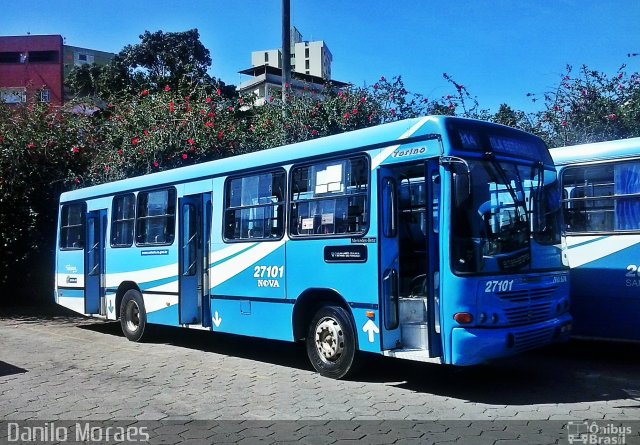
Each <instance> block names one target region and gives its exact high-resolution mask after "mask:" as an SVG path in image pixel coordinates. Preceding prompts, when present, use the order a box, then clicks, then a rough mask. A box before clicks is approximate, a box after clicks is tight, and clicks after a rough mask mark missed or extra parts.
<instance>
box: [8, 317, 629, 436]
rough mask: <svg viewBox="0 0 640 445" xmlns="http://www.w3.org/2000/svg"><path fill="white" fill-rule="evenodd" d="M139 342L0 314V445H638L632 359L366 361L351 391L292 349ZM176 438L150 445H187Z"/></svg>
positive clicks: (585, 351)
mask: <svg viewBox="0 0 640 445" xmlns="http://www.w3.org/2000/svg"><path fill="white" fill-rule="evenodd" d="M152 334H153V337H152V339H151V341H150V342H147V343H131V342H129V341H127V340H126V339H125V338H124V337H123V335H122V333H121V331H120V326H119V324H117V323H113V322H109V323H107V322H103V321H99V320H94V319H87V318H83V317H79V316H73V315H69V314H64V315H55V314H54V315H52V314H49V315H46V314H44V315H43V314H39V315H29V314H28V313H26V312H24V311H18V310H15V309H14V310H11V311H7V310H2V309H0V443H1V442H2V441H3V437H4V439H5V440H6V438H7V436H6V435H5V436H3V427H2V426H1V425H2V422H4V423H5V424H7V422H10V421H18V420H20V421H25V420H32V421H55V420H60V421H62V420H67V421H69V420H71V421H75V420H85V421H105V420H125V421H126V420H130V421H137V422H144V421H150V425H155V426H156V427H158V428H159V427H163V428H164V427H169V426H171V425H174V426H175V425H181V426H183V427H184V425H189V424H190V423H189V422H192V421H197V420H208V421H215V422H194V423H191V424H190V425H191V426H192V427H193V426H194V425H199V426H200V427H201V428H202V429H204V430H206V431H208V432H209V433H211V434H214V433H213V432H215V434H218V436H215V437H214V438H215V440H213V439H211V437H212V436H211V435H210V436H206V437H209V439H210V442H213V443H220V442H224V441H225V440H221V437H222V438H226V441H235V439H238V438H241V439H244V440H245V441H247V440H248V443H249V442H252V441H253V442H264V443H273V442H283V441H284V442H286V441H287V440H290V441H293V440H296V441H299V440H302V441H303V442H307V443H332V442H333V441H334V440H338V441H341V440H347V439H353V440H355V439H358V440H361V441H364V442H367V443H374V442H377V443H405V442H407V443H409V442H411V441H415V443H428V440H427V438H430V439H429V440H431V442H432V443H440V442H442V441H444V442H446V441H454V440H456V439H459V440H458V442H456V443H474V444H483V443H491V444H493V443H496V444H500V445H507V444H508V443H510V441H514V442H512V443H516V442H518V441H520V442H521V441H522V440H523V439H524V438H526V439H527V440H526V441H527V442H530V443H568V442H567V441H566V435H565V437H564V439H563V437H562V431H563V428H566V424H567V421H573V422H574V423H576V424H577V423H578V422H579V421H584V420H585V419H588V420H596V421H598V424H599V425H605V426H606V425H608V424H609V423H610V422H613V421H617V422H622V424H626V425H631V426H632V429H633V434H632V435H628V437H626V443H634V442H633V440H636V439H640V438H639V437H638V432H639V431H640V422H633V421H640V377H639V375H638V369H639V368H638V364H639V363H640V345H620V344H604V343H596V342H572V343H570V344H568V345H562V346H556V347H551V348H547V349H544V350H540V351H535V352H531V353H529V354H526V355H522V356H520V357H517V358H511V359H508V360H501V361H499V362H495V363H492V364H490V365H485V366H480V367H474V368H464V369H455V368H450V367H443V366H437V365H430V364H422V363H414V362H408V361H402V360H394V359H389V358H380V357H372V358H371V359H370V360H368V362H367V364H366V366H365V370H364V372H362V373H361V375H359V376H357V378H356V379H354V380H351V381H335V380H330V379H326V378H323V377H321V376H319V375H318V374H316V373H315V372H313V371H312V370H311V367H310V365H309V364H308V363H307V361H306V359H305V355H304V350H303V348H301V347H300V346H297V345H292V344H288V343H281V342H273V341H264V340H258V339H250V338H243V337H236V336H230V335H224V334H218V335H212V334H209V333H207V332H201V331H187V330H182V329H174V328H156V329H154V330H153V332H152ZM284 420H289V421H296V422H282V421H284ZM396 420H402V422H395V423H394V422H393V421H396ZM154 421H159V422H155V423H154ZM247 421H262V422H253V423H251V422H249V423H247ZM265 421H266V422H265ZM340 421H349V422H340ZM434 421H437V422H434ZM536 421H541V422H536ZM549 421H552V422H549ZM554 421H556V422H554ZM129 423H131V422H129ZM34 424H37V422H35V423H34ZM247 425H249V427H251V428H248V427H247ZM220 428H222V429H223V430H224V431H223V432H224V435H223V436H219V434H222V433H220V431H219V429H220ZM296 428H297V429H296ZM183 429H184V431H182V433H175V431H174V430H172V431H173V432H172V433H171V434H172V436H170V437H173V439H174V440H173V441H172V440H171V438H169V439H166V438H165V439H166V440H164V439H163V443H172V442H178V441H179V440H178V439H180V440H186V439H194V440H195V442H194V443H201V442H198V440H200V439H202V438H201V437H197V438H190V437H189V428H187V427H184V428H183ZM227 429H230V430H231V431H227ZM237 430H240V431H237ZM328 430H331V431H333V430H335V431H341V434H342V435H338V436H335V435H334V436H335V437H334V436H332V434H333V433H332V434H329V433H328V432H327V431H328ZM241 431H244V432H245V436H242V435H241V434H240V432H241ZM248 431H267V432H269V431H270V432H269V433H266V432H265V433H250V435H249V436H246V434H249V433H247V432H248ZM309 431H311V433H309ZM461 431H463V432H461ZM464 431H466V432H464ZM605 432H606V431H605ZM209 433H208V434H209ZM365 433H366V434H365ZM5 434H6V432H5ZM238 434H240V435H238ZM251 434H253V435H251ZM363 434H364V436H363ZM263 436H264V437H263ZM467 436H471V437H473V440H470V441H468V442H465V440H464V439H465V437H467ZM534 437H535V440H534ZM287 438H288V439H287ZM232 439H233V440H232ZM249 439H251V440H249ZM563 440H564V442H563Z"/></svg>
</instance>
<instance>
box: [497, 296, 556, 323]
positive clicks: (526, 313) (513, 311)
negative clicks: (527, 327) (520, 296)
mask: <svg viewBox="0 0 640 445" xmlns="http://www.w3.org/2000/svg"><path fill="white" fill-rule="evenodd" d="M552 305H553V303H552V302H551V301H544V302H541V303H533V304H528V305H526V306H516V307H511V308H506V309H505V310H504V313H505V315H506V316H507V320H508V322H509V324H511V325H522V324H529V323H538V322H540V321H544V320H547V319H549V318H550V317H551V315H552V313H551V309H552Z"/></svg>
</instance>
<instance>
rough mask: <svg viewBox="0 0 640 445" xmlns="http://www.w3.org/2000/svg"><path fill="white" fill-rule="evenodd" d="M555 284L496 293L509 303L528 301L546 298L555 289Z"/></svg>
mask: <svg viewBox="0 0 640 445" xmlns="http://www.w3.org/2000/svg"><path fill="white" fill-rule="evenodd" d="M556 289H557V286H549V287H539V288H532V289H523V290H515V291H510V292H498V293H496V295H497V296H498V298H500V299H501V300H503V301H508V302H510V303H528V302H532V301H539V300H544V299H546V298H548V297H549V296H551V295H553V293H554V292H555V291H556Z"/></svg>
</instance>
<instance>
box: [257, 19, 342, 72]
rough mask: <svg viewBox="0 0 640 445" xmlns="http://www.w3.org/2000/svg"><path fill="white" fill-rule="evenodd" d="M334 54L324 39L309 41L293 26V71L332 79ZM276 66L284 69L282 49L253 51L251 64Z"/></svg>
mask: <svg viewBox="0 0 640 445" xmlns="http://www.w3.org/2000/svg"><path fill="white" fill-rule="evenodd" d="M332 61H333V56H332V55H331V51H329V47H328V46H327V44H326V43H325V42H324V41H322V40H318V41H314V42H308V41H304V40H303V39H302V34H300V31H298V29H297V28H296V27H291V71H292V72H294V73H299V74H306V75H309V76H315V77H320V78H322V79H325V80H331V62H332ZM262 65H268V66H274V67H276V68H280V69H282V51H281V50H280V49H268V50H265V51H254V52H252V53H251V66H253V67H258V66H262Z"/></svg>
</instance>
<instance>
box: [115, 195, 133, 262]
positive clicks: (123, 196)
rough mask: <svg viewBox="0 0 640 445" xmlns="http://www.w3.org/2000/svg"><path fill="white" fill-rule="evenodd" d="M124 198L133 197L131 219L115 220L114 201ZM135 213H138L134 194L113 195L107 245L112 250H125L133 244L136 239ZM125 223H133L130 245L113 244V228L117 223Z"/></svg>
mask: <svg viewBox="0 0 640 445" xmlns="http://www.w3.org/2000/svg"><path fill="white" fill-rule="evenodd" d="M126 197H133V218H129V219H116V218H115V214H114V209H115V207H116V206H115V203H116V199H119V198H126ZM137 211H138V200H137V197H136V195H135V193H123V194H120V195H115V196H114V197H113V199H112V200H111V212H110V213H111V214H110V216H111V224H110V227H109V230H110V232H109V245H110V246H111V248H112V249H125V248H128V247H132V246H133V243H134V242H135V239H136V216H137ZM125 221H133V227H132V230H131V243H129V244H114V242H113V240H114V238H113V234H114V227H115V226H116V224H117V223H122V222H125Z"/></svg>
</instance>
